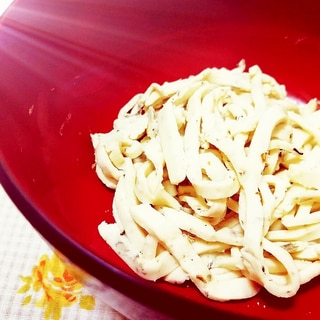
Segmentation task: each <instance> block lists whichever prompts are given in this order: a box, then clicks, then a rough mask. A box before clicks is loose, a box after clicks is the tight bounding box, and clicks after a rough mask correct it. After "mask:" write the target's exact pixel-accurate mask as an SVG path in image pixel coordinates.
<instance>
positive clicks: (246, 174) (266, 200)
mask: <svg viewBox="0 0 320 320" xmlns="http://www.w3.org/2000/svg"><path fill="white" fill-rule="evenodd" d="M317 107H318V101H317V100H316V99H313V100H310V101H309V102H308V103H302V102H298V101H297V100H295V99H293V98H290V97H288V95H287V93H286V89H285V87H284V86H283V85H280V84H279V83H278V82H277V81H276V80H275V79H274V78H273V77H271V76H269V75H267V74H264V73H263V72H262V71H261V69H260V68H259V67H258V66H257V65H255V66H252V67H250V68H249V69H248V71H246V68H245V63H244V61H241V62H240V63H239V65H238V66H237V67H236V68H234V69H232V70H229V69H226V68H220V69H218V68H208V69H205V70H203V71H202V72H201V73H199V74H198V75H195V76H190V77H189V78H186V79H180V80H177V81H174V82H165V83H163V84H162V85H159V84H156V83H153V84H151V85H150V87H149V88H148V89H147V90H146V91H145V92H144V93H141V94H137V95H136V96H134V97H133V98H132V99H131V100H130V101H129V102H128V103H127V104H126V105H125V106H124V107H123V108H122V109H121V110H120V112H119V114H118V118H117V119H116V120H115V121H114V127H113V130H111V131H110V132H108V133H96V134H92V135H91V138H92V143H93V146H94V149H95V162H96V173H97V175H98V177H99V178H100V179H101V180H102V182H103V183H104V184H105V185H106V186H107V187H109V188H112V189H115V194H114V200H113V216H114V221H115V222H114V223H107V222H102V223H101V224H100V225H99V227H98V229H99V232H100V234H101V236H102V237H103V239H105V241H106V242H107V243H108V244H109V245H110V246H111V247H112V248H113V250H114V251H115V252H116V253H117V254H118V255H119V256H120V257H121V258H122V259H123V260H124V261H125V262H126V263H127V264H128V265H129V266H130V268H132V270H134V271H135V272H136V273H137V274H138V275H140V276H141V277H143V278H145V279H149V280H152V281H155V280H158V279H164V280H165V281H168V282H170V283H175V284H181V283H183V282H185V281H187V280H191V281H192V282H193V283H194V285H195V286H196V287H197V288H198V289H199V290H200V291H201V293H202V294H203V295H204V296H206V297H208V298H210V299H214V300H219V301H225V300H231V299H244V298H249V297H252V296H254V295H256V294H257V292H258V291H259V290H260V288H261V287H264V288H265V289H266V290H267V291H269V292H270V293H271V294H273V295H275V296H278V297H291V296H293V295H295V294H296V293H297V291H298V289H299V287H300V285H301V284H303V283H306V282H308V281H310V280H311V279H313V278H314V277H316V276H318V275H319V274H320V111H317Z"/></svg>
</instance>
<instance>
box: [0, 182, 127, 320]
mask: <svg viewBox="0 0 320 320" xmlns="http://www.w3.org/2000/svg"><path fill="white" fill-rule="evenodd" d="M0 319H1V320H7V319H10V320H15V319H26V320H30V319H45V320H49V319H50V320H51V319H54V320H65V319H67V320H69V319H70V320H72V319H81V320H85V319H91V320H92V319H97V320H100V319H102V320H104V319H112V320H113V319H114V320H118V319H121V320H124V319H126V318H125V317H124V316H122V315H121V314H119V313H118V312H117V311H115V310H113V309H111V308H110V307H109V306H108V305H106V304H105V303H104V302H102V301H99V300H98V299H96V298H95V297H94V296H92V294H91V293H90V292H89V291H88V290H87V289H86V288H84V287H83V286H82V285H81V284H80V283H78V282H77V281H76V279H74V278H73V277H72V275H71V274H70V273H68V270H67V269H66V268H65V266H64V265H63V263H62V262H61V261H60V260H59V258H58V257H57V256H56V255H55V253H54V252H53V251H52V250H51V248H50V247H49V246H48V245H47V243H46V242H45V241H44V240H43V239H42V238H41V236H40V235H39V234H38V233H37V232H36V231H35V229H33V227H32V226H31V225H30V224H29V222H28V221H27V220H26V219H25V217H24V216H23V215H22V214H21V213H20V212H19V210H18V209H17V208H16V207H15V205H14V204H13V203H12V201H11V200H10V198H9V197H8V196H7V194H6V193H5V191H4V189H3V187H2V186H1V185H0Z"/></svg>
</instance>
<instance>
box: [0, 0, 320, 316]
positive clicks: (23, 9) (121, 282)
mask: <svg viewBox="0 0 320 320" xmlns="http://www.w3.org/2000/svg"><path fill="white" fill-rule="evenodd" d="M319 13H320V4H319V3H317V2H316V1H303V2H300V1H271V0H269V1H253V0H252V1H250V0H247V1H236V0H234V1H230V0H229V1H224V0H221V1H217V0H215V1H212V0H207V1H192V0H183V1H182V0H176V1H172V0H163V1H149V0H141V1H129V0H75V1H70V0H69V1H68V0H64V1H62V0H16V1H15V2H14V4H13V5H12V6H11V7H10V9H9V10H8V11H7V12H6V14H5V15H4V17H3V18H2V19H1V24H0V164H1V166H0V178H1V183H2V184H3V186H4V188H5V190H6V191H7V193H8V194H9V196H10V197H11V198H12V200H13V201H14V202H15V204H16V205H17V207H18V208H19V209H20V210H21V212H22V213H23V214H24V216H25V217H26V218H27V219H28V220H29V221H30V223H31V224H32V225H33V226H34V228H35V229H36V230H37V231H38V232H39V233H40V234H41V235H42V236H43V237H44V238H45V239H46V240H47V241H48V243H50V244H51V245H52V246H53V247H54V248H56V249H57V250H58V251H59V252H60V253H61V255H62V256H63V257H65V258H66V259H67V261H69V262H70V263H71V264H72V265H73V266H74V268H75V270H77V271H78V274H79V275H81V277H82V281H84V282H85V283H86V284H87V285H88V286H89V288H90V289H91V290H94V292H95V293H96V294H97V295H98V296H99V297H101V298H102V299H105V301H106V302H107V303H108V304H110V305H111V306H113V307H114V308H116V309H118V310H120V312H122V313H123V314H125V315H126V316H127V317H129V318H132V319H142V318H143V319H156V318H159V319H165V318H170V317H171V318H176V319H178V318H183V319H188V318H191V317H192V318H193V317H194V316H195V315H199V316H200V317H201V318H204V317H211V318H219V317H223V318H228V317H230V318H232V319H238V318H239V319H240V318H246V319H249V318H255V319H257V318H259V319H280V318H282V317H290V316H294V317H296V318H299V317H300V318H303V319H316V318H317V319H318V317H319V314H320V311H319V306H318V297H319V295H320V279H314V280H312V282H310V283H309V284H307V285H304V286H303V287H302V288H301V289H300V291H299V293H298V294H297V295H296V296H295V297H293V298H290V299H279V298H275V297H272V296H270V295H269V294H268V293H266V292H265V291H263V290H262V291H261V293H259V294H258V295H257V296H256V297H254V298H252V299H249V300H244V301H234V302H226V303H220V302H215V301H210V300H207V299H205V298H204V297H203V296H202V295H201V294H200V293H198V292H197V291H196V290H195V289H194V288H193V287H187V286H173V285H170V284H165V283H160V282H159V283H153V282H148V281H144V280H142V279H140V278H138V277H137V276H136V275H134V274H133V272H132V271H130V270H129V269H128V267H127V266H125V265H124V263H123V262H122V261H121V260H120V259H119V258H118V257H117V256H116V255H115V254H114V253H113V252H112V250H111V249H110V248H109V247H108V246H107V245H106V244H105V242H104V241H103V240H102V239H101V238H100V236H99V234H98V231H97V226H98V224H99V223H100V222H101V221H103V220H104V219H105V218H106V217H107V216H108V215H109V216H111V203H112V198H113V193H112V191H110V190H107V189H106V188H105V187H104V186H103V185H102V184H101V182H100V181H99V180H98V178H97V176H96V174H95V171H94V170H93V168H92V165H93V163H94V157H93V149H92V146H91V141H90V133H95V132H107V131H109V130H110V129H111V127H112V122H113V119H114V118H115V117H116V115H117V112H118V111H119V109H120V107H121V106H122V105H124V104H125V103H126V102H127V101H128V100H129V99H130V98H131V97H132V96H133V95H134V94H135V93H138V92H143V91H144V90H145V89H146V88H147V86H148V85H149V84H150V83H151V82H159V83H162V82H163V81H171V80H175V79H178V78H181V77H186V76H188V75H190V74H195V73H198V72H200V71H201V70H202V69H204V68H206V67H213V66H216V67H222V66H224V67H228V68H233V67H235V66H236V65H237V63H238V62H239V61H240V60H241V59H245V60H246V63H247V65H248V66H250V65H253V64H258V65H259V66H260V67H261V68H262V70H263V71H264V72H265V73H269V74H270V75H272V76H274V77H275V78H276V79H277V80H278V81H279V82H280V83H283V84H285V85H286V87H287V90H288V92H289V94H291V95H292V96H295V97H297V98H299V99H302V100H308V99H310V98H313V97H320V85H319V80H318V77H319V72H320V59H319V57H320V23H319V21H320V14H319ZM79 270H82V271H81V272H79Z"/></svg>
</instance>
